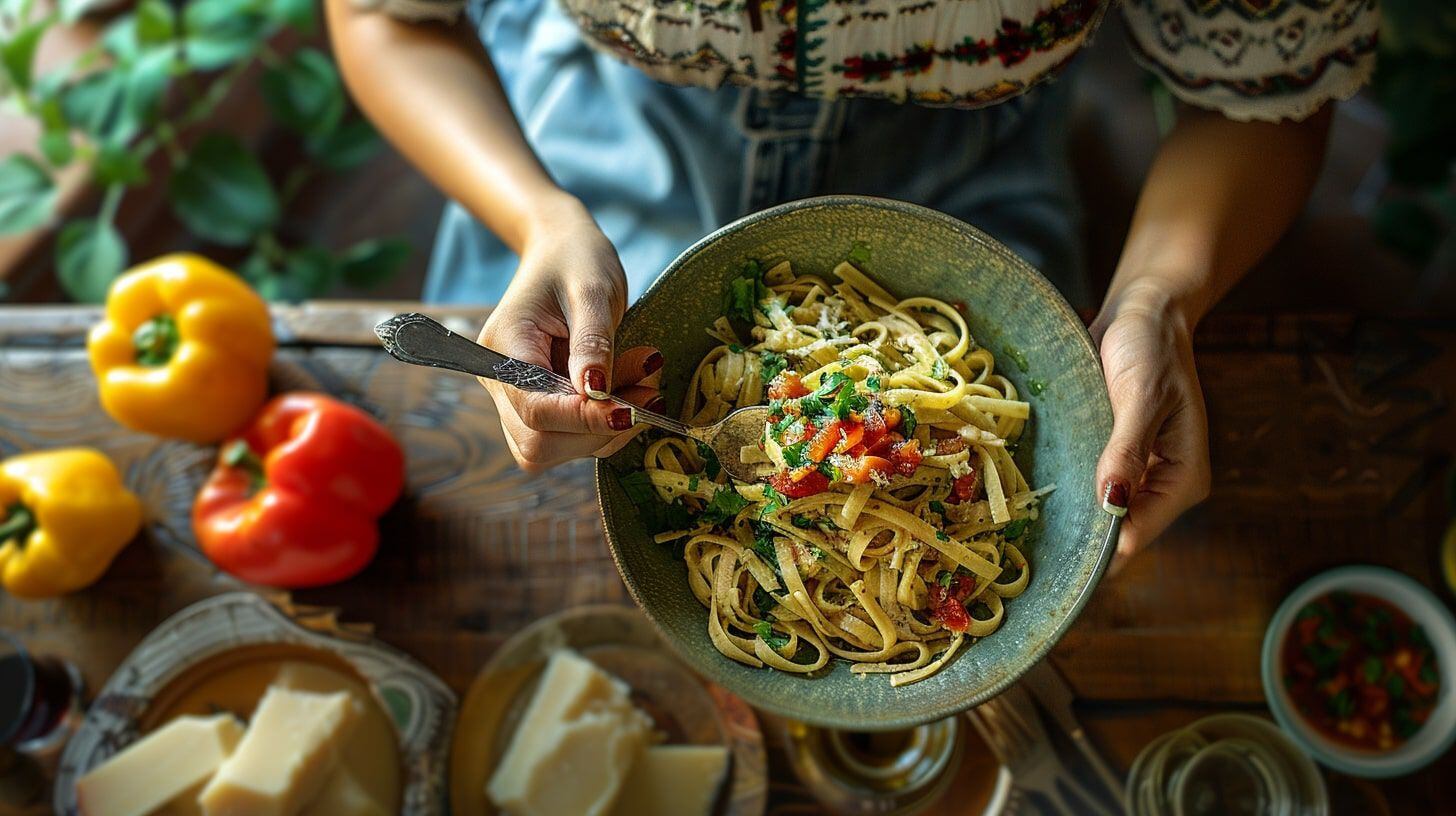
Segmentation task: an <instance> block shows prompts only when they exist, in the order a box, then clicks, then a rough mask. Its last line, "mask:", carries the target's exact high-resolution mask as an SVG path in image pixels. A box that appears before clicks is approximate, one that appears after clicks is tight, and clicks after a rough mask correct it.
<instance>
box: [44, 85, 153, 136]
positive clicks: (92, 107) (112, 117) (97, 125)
mask: <svg viewBox="0 0 1456 816" xmlns="http://www.w3.org/2000/svg"><path fill="white" fill-rule="evenodd" d="M61 110H62V111H63V112H64V113H65V117H66V120H67V121H69V122H70V123H71V124H72V125H74V126H75V127H76V128H77V129H79V130H81V131H82V132H84V133H85V134H87V135H88V136H90V137H91V138H92V139H93V140H94V141H97V142H108V143H112V144H124V143H126V142H128V141H130V140H131V137H132V136H135V135H136V131H137V123H136V120H135V119H133V118H132V117H131V116H130V115H128V113H127V109H126V74H125V73H124V72H122V71H97V72H95V73H93V74H91V75H89V76H86V77H84V78H82V79H81V80H79V81H77V82H75V83H73V84H71V85H70V86H68V87H66V88H65V90H64V91H62V92H61Z"/></svg>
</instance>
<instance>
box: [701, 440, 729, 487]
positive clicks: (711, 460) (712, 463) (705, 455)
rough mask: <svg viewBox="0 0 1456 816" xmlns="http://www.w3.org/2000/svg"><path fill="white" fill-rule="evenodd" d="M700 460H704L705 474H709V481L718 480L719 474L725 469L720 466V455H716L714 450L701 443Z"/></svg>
mask: <svg viewBox="0 0 1456 816" xmlns="http://www.w3.org/2000/svg"><path fill="white" fill-rule="evenodd" d="M698 458H699V459H702V460H703V473H705V474H707V476H708V478H709V479H716V478H718V472H719V471H720V470H722V469H723V466H722V465H720V464H718V454H716V453H714V452H713V449H712V448H710V447H708V446H707V445H705V444H703V443H702V442H699V443H698Z"/></svg>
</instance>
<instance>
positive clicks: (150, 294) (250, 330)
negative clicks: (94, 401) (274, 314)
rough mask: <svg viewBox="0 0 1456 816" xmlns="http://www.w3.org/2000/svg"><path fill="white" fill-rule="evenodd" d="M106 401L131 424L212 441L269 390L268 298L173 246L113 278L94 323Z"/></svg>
mask: <svg viewBox="0 0 1456 816" xmlns="http://www.w3.org/2000/svg"><path fill="white" fill-rule="evenodd" d="M87 347H88V349H89V351H90V353H91V370H92V371H94V372H95V373H96V379H97V380H98V381H99V382H100V386H101V406H102V407H103V408H105V409H106V413H108V414H110V415H111V416H112V418H113V419H115V420H116V421H117V422H120V423H121V424H122V425H125V426H126V427H128V428H131V429H133V430H137V431H146V432H148V433H154V434H157V435H159V436H170V437H177V438H180V439H187V440H191V441H193V442H203V443H206V442H216V441H218V440H220V439H223V438H224V437H226V436H228V435H229V434H230V433H231V432H232V431H234V430H237V429H238V428H240V427H242V426H243V425H244V424H245V423H247V422H248V421H249V420H250V419H252V418H253V415H254V414H255V413H257V411H258V408H259V406H261V405H262V404H263V399H264V398H265V397H266V396H267V394H268V361H269V359H270V358H271V357H272V356H273V330H272V327H271V324H270V322H269V317H268V306H267V304H265V303H264V302H263V300H262V298H259V297H258V295H257V294H255V293H254V292H253V290H252V289H250V288H248V285H247V284H246V283H244V282H243V281H242V280H241V279H240V278H238V277H237V276H236V275H233V274H232V273H230V272H228V271H227V270H225V269H223V268H222V267H220V266H218V265H217V264H215V263H213V262H212V261H209V260H207V259H206V258H202V257H199V256H197V255H188V254H178V255H167V256H164V257H161V258H158V259H156V260H154V261H151V262H149V263H146V264H143V265H141V266H139V267H136V268H135V269H132V270H131V271H129V272H127V273H126V274H125V275H123V276H121V277H120V278H118V279H117V281H116V283H114V284H112V287H111V293H110V295H109V296H108V297H107V299H106V315H105V319H103V320H102V322H101V323H100V324H98V325H97V326H96V327H95V328H93V329H92V330H91V335H90V338H89V340H88V342H87Z"/></svg>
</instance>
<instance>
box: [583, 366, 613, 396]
mask: <svg viewBox="0 0 1456 816" xmlns="http://www.w3.org/2000/svg"><path fill="white" fill-rule="evenodd" d="M586 395H587V396H588V397H591V398H592V399H606V398H607V397H608V396H609V395H608V394H607V375H606V373H605V372H603V371H602V370H601V369H600V368H588V369H587V370H586Z"/></svg>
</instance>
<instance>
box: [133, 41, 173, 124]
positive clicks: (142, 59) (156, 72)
mask: <svg viewBox="0 0 1456 816" xmlns="http://www.w3.org/2000/svg"><path fill="white" fill-rule="evenodd" d="M179 66H180V67H182V68H183V69H185V68H186V63H183V62H181V61H180V60H179V59H178V57H177V48H176V46H175V45H173V44H167V45H163V46H158V47H155V48H150V49H148V50H146V51H143V52H142V53H140V54H138V55H137V56H136V58H135V59H133V60H131V62H130V63H128V64H127V66H126V91H125V97H126V113H127V114H128V115H129V116H130V117H131V119H132V120H133V121H136V122H141V123H147V124H151V123H152V122H154V121H155V120H156V118H157V111H158V106H159V105H160V103H161V101H162V95H163V94H164V93H166V92H167V87H168V85H170V84H171V82H172V77H173V75H174V74H176V73H177V68H178V67H179Z"/></svg>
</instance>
